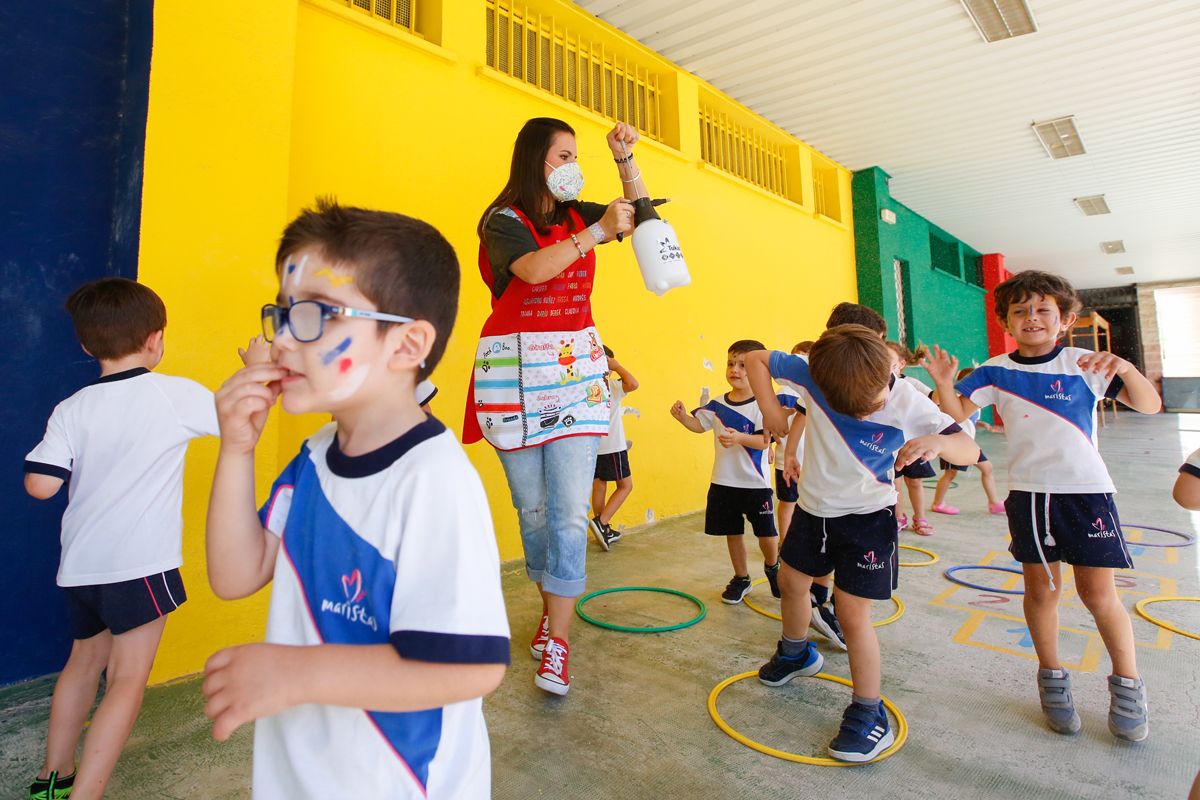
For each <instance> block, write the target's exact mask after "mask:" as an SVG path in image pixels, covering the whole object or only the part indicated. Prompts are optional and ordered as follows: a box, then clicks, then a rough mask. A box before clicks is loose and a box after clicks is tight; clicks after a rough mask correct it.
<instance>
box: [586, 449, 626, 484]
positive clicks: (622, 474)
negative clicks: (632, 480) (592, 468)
mask: <svg viewBox="0 0 1200 800" xmlns="http://www.w3.org/2000/svg"><path fill="white" fill-rule="evenodd" d="M632 474H633V473H631V472H630V471H629V451H628V450H621V451H619V452H616V453H601V454H600V455H598V456H596V476H595V477H596V480H598V481H619V480H621V479H622V478H628V477H629V476H630V475H632Z"/></svg>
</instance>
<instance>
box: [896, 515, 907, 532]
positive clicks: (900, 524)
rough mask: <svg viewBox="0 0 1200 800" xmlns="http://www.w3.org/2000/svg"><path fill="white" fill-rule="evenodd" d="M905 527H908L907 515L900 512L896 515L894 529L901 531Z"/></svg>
mask: <svg viewBox="0 0 1200 800" xmlns="http://www.w3.org/2000/svg"><path fill="white" fill-rule="evenodd" d="M907 527H908V515H907V514H901V515H900V516H898V517H896V530H898V531H902V530H904V529H905V528H907Z"/></svg>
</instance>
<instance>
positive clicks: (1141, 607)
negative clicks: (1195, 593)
mask: <svg viewBox="0 0 1200 800" xmlns="http://www.w3.org/2000/svg"><path fill="white" fill-rule="evenodd" d="M1168 600H1179V601H1187V602H1190V603H1200V597H1176V596H1174V595H1171V596H1163V597H1147V598H1144V599H1142V600H1138V601H1137V603H1136V604H1135V605H1134V606H1133V607H1134V609H1135V610H1136V611H1137V613H1138V615H1139V616H1141V617H1142V619H1144V620H1146V621H1147V622H1150V623H1152V624H1154V625H1157V626H1158V627H1160V628H1165V629H1166V630H1169V631H1170V632H1171V633H1178V634H1179V635H1180V636H1187V637H1189V638H1191V639H1200V633H1192V632H1191V631H1185V630H1183V629H1182V628H1177V627H1175V626H1174V625H1172V624H1171V623H1169V622H1164V621H1163V620H1161V619H1158V618H1157V617H1154V616H1151V615H1150V612H1148V611H1147V610H1146V606H1148V605H1150V604H1151V603H1165V602H1167V601H1168Z"/></svg>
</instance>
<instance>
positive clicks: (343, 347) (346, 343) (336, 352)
mask: <svg viewBox="0 0 1200 800" xmlns="http://www.w3.org/2000/svg"><path fill="white" fill-rule="evenodd" d="M350 342H351V339H350V337H349V336H347V337H346V338H345V339H343V340H342V341H341V344H339V345H338V346H337V347H335V348H333V349H332V350H330V351H329V352H328V353H325V354H324V355H323V356H321V363H322V364H324V365H325V366H327V367H328V366H329V365H330V364H332V363H333V362H334V361H337V360H338V357H339V356H341V355H342V353H345V352H346V351H347V350H349V349H350Z"/></svg>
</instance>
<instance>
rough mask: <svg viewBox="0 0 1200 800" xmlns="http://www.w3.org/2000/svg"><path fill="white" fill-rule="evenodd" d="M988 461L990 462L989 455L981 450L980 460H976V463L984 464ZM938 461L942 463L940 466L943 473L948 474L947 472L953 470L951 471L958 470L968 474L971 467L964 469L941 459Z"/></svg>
mask: <svg viewBox="0 0 1200 800" xmlns="http://www.w3.org/2000/svg"><path fill="white" fill-rule="evenodd" d="M987 460H988V457H987V454H985V453H984V452H983V451H982V450H980V451H979V458H978V460H976V462H975V463H976V464H982V463H983V462H985V461H987ZM938 461H939V462H940V463H939V464H938V466H940V467H941V468H942V472H946V471H947V470H951V469H956V470H958V471H959V472H966V471H967V470H969V469H970V467H963V466H959V465H958V464H951V463H950V462H949V461H947V460H946V459H944V458H939V459H938Z"/></svg>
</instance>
